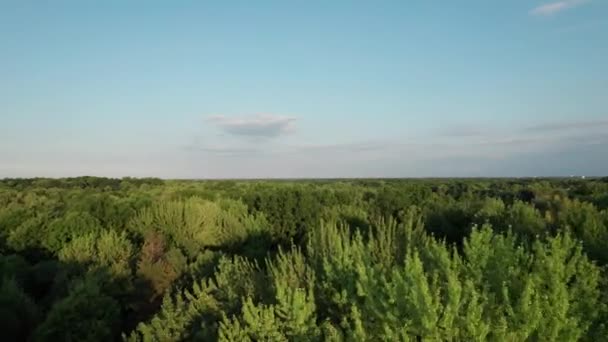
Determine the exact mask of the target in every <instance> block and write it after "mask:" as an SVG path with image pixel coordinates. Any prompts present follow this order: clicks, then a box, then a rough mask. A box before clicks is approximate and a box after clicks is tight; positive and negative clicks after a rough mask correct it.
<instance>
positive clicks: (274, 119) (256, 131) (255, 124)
mask: <svg viewBox="0 0 608 342" xmlns="http://www.w3.org/2000/svg"><path fill="white" fill-rule="evenodd" d="M207 121H208V122H211V123H213V124H215V125H216V126H217V127H219V128H220V129H221V130H222V131H224V132H225V133H228V134H231V135H238V136H245V137H254V138H273V137H278V136H280V135H283V134H287V133H290V132H292V131H293V130H294V129H295V121H296V118H294V117H289V116H281V115H270V114H258V115H254V116H248V117H228V116H224V115H215V116H211V117H209V118H208V119H207Z"/></svg>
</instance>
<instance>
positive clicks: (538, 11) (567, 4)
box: [530, 0, 590, 16]
mask: <svg viewBox="0 0 608 342" xmlns="http://www.w3.org/2000/svg"><path fill="white" fill-rule="evenodd" d="M589 1H590V0H561V1H554V2H549V3H546V4H542V5H540V6H538V7H535V8H533V9H532V10H530V14H532V15H538V16H551V15H554V14H556V13H558V12H561V11H564V10H567V9H570V8H574V7H578V6H580V5H583V4H585V3H587V2H589Z"/></svg>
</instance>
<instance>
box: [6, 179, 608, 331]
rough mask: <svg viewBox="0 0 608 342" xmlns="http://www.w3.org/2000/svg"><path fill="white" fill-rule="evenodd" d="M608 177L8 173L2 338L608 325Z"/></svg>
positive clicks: (568, 328)
mask: <svg viewBox="0 0 608 342" xmlns="http://www.w3.org/2000/svg"><path fill="white" fill-rule="evenodd" d="M607 208H608V179H606V178H603V179H599V178H596V179H580V178H562V179H557V178H556V179H403V180H399V179H384V180H383V179H352V180H310V181H308V180H283V181H280V180H276V181H269V180H249V181H238V180H224V181H219V180H218V181H187V180H160V179H134V178H124V179H107V178H94V177H80V178H66V179H42V178H41V179H4V180H0V252H1V254H0V281H1V283H0V326H1V328H2V335H3V337H2V340H3V341H112V340H117V341H120V340H126V341H195V340H196V341H235V342H241V341H420V340H423V341H486V340H490V341H524V340H530V341H540V340H542V341H577V340H584V341H601V340H606V338H607V336H608V326H607V324H608V273H607V268H606V265H607V264H608V209H607Z"/></svg>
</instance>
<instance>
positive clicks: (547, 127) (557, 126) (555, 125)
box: [526, 119, 608, 132]
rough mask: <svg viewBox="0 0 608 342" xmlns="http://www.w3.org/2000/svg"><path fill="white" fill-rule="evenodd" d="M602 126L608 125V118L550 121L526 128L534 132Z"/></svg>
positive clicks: (597, 127)
mask: <svg viewBox="0 0 608 342" xmlns="http://www.w3.org/2000/svg"><path fill="white" fill-rule="evenodd" d="M602 127H608V119H603V120H602V119H600V120H590V121H570V122H548V123H543V124H538V125H533V126H529V127H527V128H526V130H527V131H534V132H556V131H569V130H579V129H599V128H602Z"/></svg>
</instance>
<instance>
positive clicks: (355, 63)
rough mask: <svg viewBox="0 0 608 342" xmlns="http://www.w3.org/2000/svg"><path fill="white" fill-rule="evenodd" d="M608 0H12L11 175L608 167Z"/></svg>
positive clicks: (6, 30)
mask: <svg viewBox="0 0 608 342" xmlns="http://www.w3.org/2000/svg"><path fill="white" fill-rule="evenodd" d="M606 61H608V1H607V0H587V1H585V0H561V1H553V2H552V1H551V0H548V1H545V2H543V1H535V0H509V1H487V0H479V1H465V0H463V1H435V0H425V1H422V0H421V1H416V0H415V1H217V2H215V1H124V0H121V1H114V0H110V1H62V0H57V1H17V0H14V1H13V0H0V178H2V177H69V176H81V175H95V176H108V177H126V176H131V177H161V178H316V177H322V178H333V177H453V176H455V177H479V176H486V177H499V176H501V177H511V176H515V177H519V176H567V175H587V176H592V175H595V176H600V175H601V176H605V175H608V62H606Z"/></svg>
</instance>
